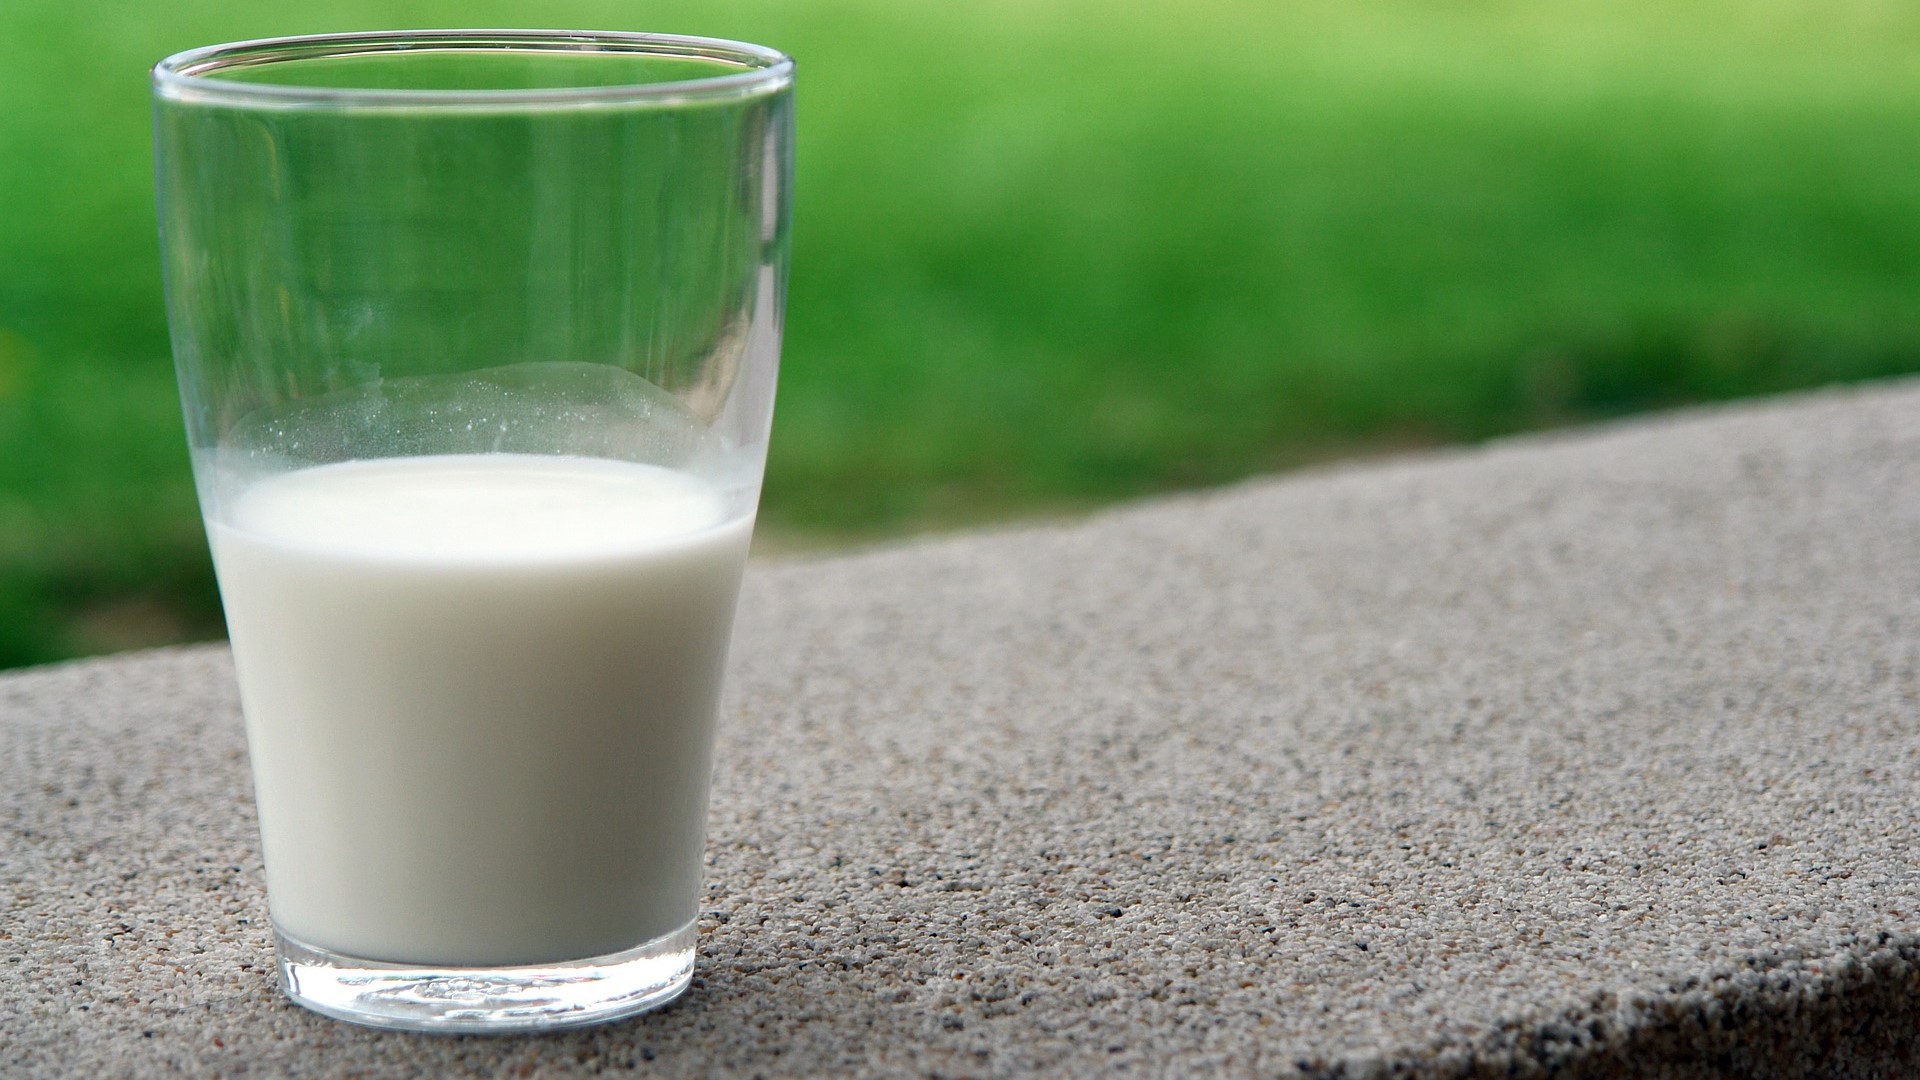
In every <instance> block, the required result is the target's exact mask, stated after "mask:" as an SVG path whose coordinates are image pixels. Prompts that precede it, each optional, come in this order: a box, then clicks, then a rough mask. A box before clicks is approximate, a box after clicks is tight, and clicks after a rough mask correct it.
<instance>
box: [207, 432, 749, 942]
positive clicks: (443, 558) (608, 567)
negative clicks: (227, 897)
mask: <svg viewBox="0 0 1920 1080" xmlns="http://www.w3.org/2000/svg"><path fill="white" fill-rule="evenodd" d="M751 530H752V518H751V516H750V515H738V514H729V512H728V509H727V504H726V502H725V501H724V499H723V497H722V495H721V493H720V492H719V491H718V490H717V489H715V488H713V487H711V486H709V485H707V484H705V483H704V482H702V481H699V480H696V479H693V478H690V477H688V476H686V475H684V474H679V473H674V472H670V471H668V470H666V469H661V468H656V467H653V466H647V465H633V464H626V463H620V462H612V461H602V460H592V459H587V458H576V457H545V456H533V455H521V454H476V455H455V456H441V457H416V458H388V459H384V460H378V461H366V462H353V463H347V464H341V465H326V466H320V467H317V468H309V469H303V470H299V471H296V472H291V473H286V474H282V475H279V476H276V477H272V478H270V479H267V480H264V481H261V482H258V483H256V484H255V485H254V486H253V487H251V488H249V489H247V490H245V491H244V492H242V493H241V494H240V496H239V497H238V498H237V499H234V500H232V501H230V502H229V503H228V504H227V512H226V513H225V514H224V515H223V519H222V520H218V521H212V522H209V526H208V532H209V534H210V536H211V539H212V544H213V552H214V559H215V563H216V566H217V567H218V570H219V577H220V590H221V594H222V596H223V598H224V600H225V604H226V611H227V621H228V628H229V631H230V633H231V636H232V638H233V649H234V661H235V664H236V665H237V667H238V669H239V677H240V695H241V703H242V705H243V707H244V709H245V712H246V718H247V738H248V745H249V748H250V751H251V754H252V758H253V774H254V784H255V787H256V788H257V789H258V792H257V793H258V799H259V807H260V831H261V836H262V840H263V843H264V846H265V852H266V864H267V887H268V893H269V898H270V904H271V907H272V910H273V917H274V921H275V922H276V923H277V924H278V925H279V926H280V928H281V929H282V930H284V931H285V932H286V933H288V934H289V935H291V936H293V937H295V938H298V939H300V940H302V941H305V942H307V943H309V944H312V945H318V946H321V947H322V948H326V949H332V950H335V951H337V952H342V953H346V954H349V955H351V956H355V957H359V958H363V959H381V960H394V961H402V962H414V963H423V964H463V965H492V964H515V963H538V962H545V961H554V960H566V959H578V958H583V957H588V956H596V955H601V954H605V953H611V952H617V951H619V950H622V949H627V948H631V947H633V946H635V945H638V944H641V943H643V942H646V941H649V940H651V939H653V938H657V937H659V936H661V935H663V934H667V933H670V932H671V931H674V930H676V929H678V928H680V927H682V926H684V925H686V924H688V923H689V922H691V921H692V920H693V918H694V915H695V914H696V903H697V899H698V893H699V885H700V867H701V857H702V848H703V843H704V840H703V837H704V826H705V818H706V799H707V781H708V770H709V767H710V766H709V761H710V756H711V747H712V742H713V720H714V711H715V707H716V704H717V700H718V697H719V690H720V676H721V668H722V666H723V664H724V661H725V659H726V650H727V640H728V636H729V632H730V629H731V626H732V621H733V609H734V599H735V595H736V593H737V592H738V589H739V583H740V573H741V568H742V566H743V564H744V563H745V560H746V554H747V542H748V537H749V534H750V532H751Z"/></svg>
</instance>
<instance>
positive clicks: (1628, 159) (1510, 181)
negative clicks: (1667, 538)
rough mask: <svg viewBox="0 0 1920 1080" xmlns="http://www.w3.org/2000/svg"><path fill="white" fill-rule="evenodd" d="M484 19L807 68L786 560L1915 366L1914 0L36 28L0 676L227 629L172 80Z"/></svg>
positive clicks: (323, 18)
mask: <svg viewBox="0 0 1920 1080" xmlns="http://www.w3.org/2000/svg"><path fill="white" fill-rule="evenodd" d="M281 9H284V10H281ZM451 25H507V26H515V25H517V26H581V27H593V28H613V29H650V30H664V31H673V32H683V33H704V34H713V35H720V36H731V37H740V38H746V39H749V40H755V41H761V42H764V43H767V44H772V45H776V46H779V47H782V48H784V49H786V50H788V51H789V52H791V53H793V54H794V55H795V56H796V57H797V58H798V59H799V62H800V84H799V85H800V99H799V109H800V144H799V145H800V154H799V163H798V184H797V196H796V206H795V214H796V217H795V223H796V224H795V232H794V248H793V258H794V270H793V277H792V288H791V296H790V308H789V323H788V339H787V350H786V360H785V367H784V370H783V374H782V386H781V399H780V404H779V415H778V418H777V421H776V426H775V444H774V451H773V457H772V461H771V463H770V466H769V475H768V479H767V487H766V494H765V502H764V512H763V518H762V520H763V522H764V523H765V524H766V525H767V526H768V527H769V528H770V530H771V531H772V533H773V534H774V535H776V536H780V537H787V538H790V539H791V538H796V537H797V538H799V540H800V542H814V541H817V540H824V541H828V542H831V541H834V540H838V539H845V538H861V537H868V536H874V535H883V534H886V533H890V532H899V531H903V530H909V529H918V528H929V527H943V526H948V525H953V524H960V523H967V522H973V521H979V520H984V519H988V518H993V517H1003V516H1008V515H1019V514H1031V513H1056V512H1062V511H1070V510H1072V509H1075V508H1078V507H1083V506H1087V505H1092V504H1095V503H1098V502H1101V501H1105V500H1111V499H1117V498H1124V497H1127V496H1130V495H1135V494H1139V493H1143V492H1150V491H1157V490H1164V489H1169V488H1178V487H1185V486H1192V485H1202V484H1210V483H1217V482H1220V481H1224V480H1227V479H1231V478H1233V477H1237V476H1242V475H1246V474H1249V473H1254V472H1259V471H1265V470H1270V469H1275V468H1281V467H1285V466H1288V465H1292V464H1296V463H1300V462H1304V461H1309V460H1315V459H1322V458H1326V457H1329V456H1332V455H1336V454H1342V453H1355V452H1372V451H1377V450H1380V449H1391V448H1395V447H1402V446H1410V445H1424V444H1431V443H1436V442H1442V441H1453V440H1467V439H1476V438H1482V437H1485V436H1489V435H1493V434H1497V433H1501V432H1507V431H1513V430H1519V429H1525V428H1531V427H1539V426H1545V425H1551V424H1561V423H1567V422H1574V421H1579V420H1583V419H1588V418H1593V417H1601V416H1609V415H1616V414H1619V413H1622V412H1627V411H1632V410H1639V409H1647V408H1654V407H1660V406H1666V405H1672V404H1677V403H1683V402H1690V401H1700V400H1710V399H1719V398H1726V397H1731V396H1736V395H1742V394H1751V393H1765V392H1772V391H1778V390H1785V389H1790V388H1797V387H1804V386H1811V385H1817V384H1821V383H1826V382H1832V381H1836V380H1849V379H1860V378H1869V377H1875V376H1883V375H1889V374H1894V373H1901V372H1912V371H1920V7H1916V6H1914V5H1911V4H1905V3H1898V2H1891V0H1888V2H1870V0H1791V2H1789V0H1664V2H1654V0H1605V2H1602V0H1526V2H1522V0H1449V2H1445V3H1442V2H1439V0H1424V2H1414V0H1377V2H1368V3H1352V2H1345V0H1320V2H1311V0H1244V2H1242V0H1142V2H1131V3H1129V2H1118V3H1115V2H1091V0H1038V2H1014V0H978V2H975V3H971V4H964V5H931V4H926V5H923V4H908V3H901V2H899V0H809V2H807V3H794V2H792V0H779V2H776V0H710V2H708V0H703V2H697V3H683V4H668V3H646V2H637V3H636V2H621V3H613V2H605V0H542V2H537V3H536V2H531V0H518V2H515V0H466V2H458V3H456V2H443V0H397V2H392V3H372V2H366V0H314V2H311V3H306V4H300V5H264V4H253V3H240V2H238V0H184V2H180V3H172V4H164V5H159V4H151V5H150V4H136V3H133V2H132V0H64V2H61V3H51V2H44V0H23V2H21V3H15V4H9V5H7V6H5V7H4V8H0V103H4V107H3V108H0V666H7V665H18V664H25V663H33V662H39V661H45V660H51V659H56V658H60V657H64V656H71V655H78V654H83V653H87V652H95V651H102V650H106V649H112V648H120V647H127V646H131V645H139V644H149V643H155V642H159V641H166V640H176V639H181V638H191V637H206V636H215V635H217V634H218V633H219V621H218V620H219V617H218V605H217V602H216V601H215V599H214V594H213V586H212V577H211V572H210V570H209V568H208V564H207V561H206V554H205V547H204V543H203V541H202V539H201V534H200V526H199V522H198V518H197V515H196V512H195V509H194V505H193V496H192V490H191V483H190V480H189V477H188V473H187V463H186V453H185V449H184V444H183V437H182V436H181V434H180V421H179V414H178V406H177V403H176V401H175V398H174V389H173V382H172V372H171V368H170V364H169V360H168V355H167V345H166V336H165V325H164V320H163V316H162V311H161V299H160V287H159V278H158V263H157V255H156V251H155V241H154V229H153V212H152V191H151V187H152V180H151V165H150V157H149V145H148V105H147V88H146V75H145V72H146V68H147V67H148V66H149V65H150V64H151V63H152V62H153V61H154V60H156V59H158V58H159V57H160V56H162V55H164V54H166V53H168V52H172V51H175V50H178V49H182V48H187V47H191V46H195V45H201V44H207V43H211V42H215V41H224V40H234V39H239V38H246V37H256V36H265V35H273V34H288V33H306V32H321V31H333V30H349V29H375V28H393V27H412V26H451Z"/></svg>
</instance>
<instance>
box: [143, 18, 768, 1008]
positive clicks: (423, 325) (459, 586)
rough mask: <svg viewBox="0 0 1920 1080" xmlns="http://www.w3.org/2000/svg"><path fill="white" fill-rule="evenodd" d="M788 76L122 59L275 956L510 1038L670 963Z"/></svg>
mask: <svg viewBox="0 0 1920 1080" xmlns="http://www.w3.org/2000/svg"><path fill="white" fill-rule="evenodd" d="M792 78H793V65H792V63H791V62H790V61H789V60H788V59H787V58H786V57H784V56H782V55H780V54H779V53H777V52H774V51H772V50H770V49H765V48H760V47H757V46H752V45H743V44H738V43H733V42H725V41H714V40H706V39H697V38H685V37H668V36H656V35H643V34H619V33H564V32H544V31H536V32H520V31H511V32H500V31H449V32H417V33H382V34H349V35H330V36H325V37H311V38H298V39H283V40H273V41H256V42H247V43H242V44H236V45H222V46H216V47H212V48H206V49H197V50H194V51H191V52H186V53H182V54H180V55H177V56H173V57H170V58H168V59H167V60H164V61H162V62H161V63H160V64H159V65H158V66H157V67H155V69H154V73H153V84H154V98H155V143H156V157H157V163H158V173H157V185H158V189H159V204H160V231H161V240H162V248H163V252H164V260H165V266H166V292H167V308H168V316H169V321H170V325H171V328H172V335H173V348H174V356H175V361H176V364H177V366H178V369H179V376H180V393H181V400H182V403H183V405H184V409H185V413H186V427H187V434H188V439H189V442H190V444H191V447H192V452H193V463H194V472H195V477H196V480H197V483H198V486H199V493H200V502H201V508H202V511H203V513H204V515H205V518H206V523H207V531H208V535H209V540H210V542H211V544H212V547H213V552H214V559H215V565H216V568H217V570H218V573H219V579H220V589H221V595H222V600H223V603H224V604H225V607H226V612H227V621H228V627H229V631H230V635H231V637H232V641H233V652H234V663H235V666H236V668H237V670H238V673H239V682H240V698H241V704H242V707H243V710H244V712H245V714H246V723H247V739H248V745H249V750H250V754H251V757H252V764H253V776H254V787H255V794H256V798H257V801H258V805H259V811H260V831H261V838H262V843H263V847H264V851H265V856H266V870H267V892H268V901H269V905H270V907H271V909H272V913H273V922H274V930H275V934H276V941H277V946H278V950H279V970H280V979H281V983H282V985H283V986H284V987H285V989H286V991H287V993H288V994H289V995H291V996H292V997H293V999H294V1000H295V1001H298V1002H299V1003H301V1004H303V1005H305V1006H307V1007H309V1008H312V1009H315V1010H317V1011H319V1012H322V1013H325V1014H328V1015H330V1016H335V1017H339V1018H342V1019H347V1020H353V1021H357V1022H360V1023H365V1024H372V1025H376V1026H381V1027H391V1028H411V1029H421V1030H460V1031H505V1030H533V1029H543V1028H552V1027H561V1026H571V1025H576V1024H585V1023H593V1022H597V1021H602V1020H609V1019H613V1018H616V1017H620V1016H626V1015H629V1014H632V1013H636V1012H640V1011H642V1010H644V1009H647V1008H650V1007H653V1006H656V1005H659V1004H662V1003H664V1002H666V1001H668V1000H670V999H672V998H673V997H674V996H676V995H677V994H678V993H679V992H680V991H681V990H682V989H684V988H685V986H686V984H687V982H688V980H689V979H690V978H691V976H692V970H693V954H694V920H695V915H696V914H697V903H698V897H699V891H700V869H701V864H702V848H703V845H704V827H705V818H706V801H707V789H708V780H709V770H710V760H711V752H712V745H713V722H714V714H715V709H716V705H717V700H718V696H719V690H720V680H721V671H722V667H723V666H724V661H725V655H726V650H727V642H728V637H729V634H730V630H731V625H732V620H733V609H734V600H735V595H736V593H737V590H738V586H739V581H740V574H741V567H742V564H743V562H744V560H745V558H746V551H747V544H748V537H749V534H750V531H751V529H752V523H753V517H754V510H755V506H756V504H757V502H758V499H759V490H760V478H761V473H762V468H763V465H764V462H765V456H766V443H767V432H768V427H769V424H770V422H771V418H772V409H773V393H774V380H775V373H776V369H777V366H778V356H779V345H780V317H781V305H782V296H783V290H784V283H785V274H786V256H787V206H788V186H789V179H790V175H791V153H792V144H793V136H792V131H793V127H792V125H793V112H792V90H791V85H792Z"/></svg>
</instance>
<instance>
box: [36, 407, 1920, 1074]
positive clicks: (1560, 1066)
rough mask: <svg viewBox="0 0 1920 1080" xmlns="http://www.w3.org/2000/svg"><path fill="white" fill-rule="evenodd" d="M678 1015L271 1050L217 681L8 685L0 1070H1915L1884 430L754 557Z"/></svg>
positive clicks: (1368, 477) (1259, 492) (1587, 447)
mask: <svg viewBox="0 0 1920 1080" xmlns="http://www.w3.org/2000/svg"><path fill="white" fill-rule="evenodd" d="M744 605H745V606H744V608H743V615H742V620H743V621H742V625H741V627H740V630H739V633H738V637H737V639H736V645H735V655H734V664H733V681H732V685H731V689H730V694H729V699H728V705H727V707H726V715H725V720H724V734H723V736H722V744H721V753H720V763H719V767H718V775H717V778H716V787H715V798H714V802H715V805H714V812H713V820H712V829H711V833H712V840H711V847H710V868H709V882H710V884H709V887H708V894H707V896H706V900H705V903H704V905H703V918H702V921H701V950H702V959H701V967H700V974H699V976H698V977H697V979H696V982H695V984H694V986H693V988H692V990H691V991H690V992H689V994H688V995H687V996H686V997H685V998H683V999H682V1000H681V1001H680V1002H679V1003H678V1004H676V1005H674V1006H672V1007H670V1008H668V1009H667V1010H665V1011H663V1012H660V1013H656V1014H653V1015H651V1016H647V1017H644V1018H640V1019H637V1020H634V1021H629V1022H626V1023H621V1024H616V1025H613V1026H610V1027H605V1028H601V1029H598V1030H591V1031H586V1032H579V1033H573V1034H565V1035H557V1036H543V1037H513V1038H472V1037H468V1038H448V1037H426V1036H415V1035H398V1034H380V1033H374V1032H370V1031H365V1030H361V1029H358V1028H354V1027H350V1026H347V1025H342V1024H339V1023H335V1022H332V1021H328V1020H324V1019H321V1018H320V1017H317V1016H314V1015H310V1014H308V1013H306V1012H304V1011H302V1010H299V1009H297V1008H294V1007H291V1006H289V1005H287V1004H286V1003H284V1002H283V1001H282V1000H281V999H280V998H279V996H278V995H277V993H276V991H275V990H274V989H273V987H272V986H271V983H270V981H269V971H270V965H271V956H270V952H269V944H268V926H267V916H266V909H265V905H264V898H263V895H262V889H261V873H260V863H259V854H258V848H257V845H256V840H255V836H254V821H253V816H252V810H251V807H250V805H249V799H250V795H249V790H248V780H247V775H246V769H245V750H244V747H243V743H242V739H241V735H240V726H239V719H238V716H237V713H236V707H235V703H234V692H233V688H232V685H231V680H232V672H231V667H230V664H229V661H228V658H227V655H226V653H225V651H224V650H223V649H220V648H197V649H186V650H179V651H168V652H158V653H149V654H143V655H133V656H127V657H121V658H115V659H107V660H101V661H94V662H87V663H79V664H73V665H67V666H61V667H53V668H47V669H40V670H32V671H26V672H21V673H15V674H11V675H7V676H5V677H0V843H3V844H4V847H0V903H4V922H0V1075H5V1076H9V1077H14V1076H25V1077H40V1076H74V1075H78V1076H88V1075H101V1076H118V1075H129V1074H131V1075H160V1074H190V1075H195V1076H213V1075H230V1076H231V1075H271V1076H395V1075H409V1074H419V1075H468V1074H473V1075H510V1076H520V1075H525V1076H569V1075H576V1074H593V1073H600V1072H623V1071H632V1072H635V1073H637V1074H641V1075H647V1076H672V1077H679V1076H741V1077H746V1076H767V1077H775V1076H827V1075H832V1076H916V1075H926V1076H1015V1075H1048V1076H1082V1075H1087V1076H1091V1075H1100V1076H1106V1075H1133V1076H1196V1075H1220V1076H1289V1075H1294V1074H1306V1075H1310V1076H1342V1077H1372V1076H1435V1077H1441V1076H1506V1075H1547V1074H1552V1075H1564V1076H1609V1077H1611V1076H1622V1077H1624V1076H1721V1075H1725V1076H1744V1075H1755V1076H1766V1075H1777V1076H1794V1075H1806V1076H1845V1075H1860V1076H1912V1075H1920V1050H1916V1049H1915V1048H1916V1045H1920V385H1917V384H1914V383H1904V384H1890V385H1883V386H1880V387H1877V388H1872V389H1868V390H1854V391H1835V392H1829V393H1824V394H1819V395H1814V396H1811V397H1804V398H1799V399H1793V400H1787V401H1781V402H1774V403H1766V404H1761V405H1758V406H1743V407H1739V408H1731V409H1725V410H1716V411H1707V412H1696V413H1688V414H1682V415H1677V416H1673V417H1667V418H1661V419H1657V420H1654V421H1649V422H1644V423H1637V424H1633V425H1627V426H1620V427H1614V428H1608V429H1600V430H1593V431H1587V432H1580V433H1575V434H1571V435H1564V436H1556V437H1550V438H1537V439H1525V440H1515V441H1511V442H1506V443H1501V444H1496V445H1494V446H1491V447H1487V448H1484V449H1480V450H1474V451H1466V452H1458V453H1448V454H1441V455H1434V456H1426V457H1420V458H1414V459H1408V460H1401V461H1395V462H1388V463H1384V464H1370V465H1364V466H1354V467H1348V468H1339V469H1331V470H1323V471H1318V472H1314V473H1310V474H1301V475H1296V476H1292V477H1285V478H1280V479H1275V480H1269V481H1261V482H1256V483H1251V484H1246V485H1242V486H1238V487H1235V488H1231V489H1228V490H1223V491H1218V492H1213V493H1208V494H1202V495H1196V496H1191V497H1184V498H1176V499H1171V500H1166V501H1159V502H1153V503H1146V504H1141V505H1137V506H1134V507H1130V508H1125V509H1122V510H1119V511H1116V512H1112V513H1107V514H1103V515H1101V516H1098V517H1095V518H1092V519H1089V520H1086V521H1082V522H1077V523H1071V524H1066V525H1061V526H1049V527H1040V528H1026V529H1019V530H1012V531H1002V532H993V533H983V534H973V535H962V536H957V537H950V538H943V539H936V540H931V541H923V542H918V543H911V544H906V545H903V546H897V547H891V548H886V549H881V550H875V551H870V552H865V553H859V554H853V555H846V556H838V557H830V558H821V559H812V560H806V561H785V562H775V563H767V564H761V565H758V566H756V567H755V569H754V570H753V571H752V573H751V575H750V580H749V585H748V588H747V591H746V595H745V599H744Z"/></svg>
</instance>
